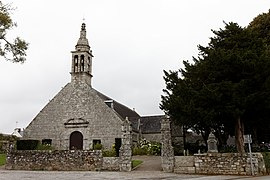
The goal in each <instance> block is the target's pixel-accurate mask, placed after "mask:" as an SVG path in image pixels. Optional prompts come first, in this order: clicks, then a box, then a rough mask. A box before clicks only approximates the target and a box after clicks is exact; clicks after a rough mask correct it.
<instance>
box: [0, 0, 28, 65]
mask: <svg viewBox="0 0 270 180" xmlns="http://www.w3.org/2000/svg"><path fill="white" fill-rule="evenodd" d="M13 10H14V9H13V8H12V7H11V5H10V4H3V3H2V1H0V56H2V57H4V59H6V60H8V61H12V62H21V63H23V62H24V61H25V60H26V58H25V57H26V50H27V47H28V43H26V42H25V41H24V40H22V39H20V38H19V37H17V38H15V39H14V41H13V42H11V41H10V40H9V39H8V38H7V33H8V32H9V31H10V30H11V29H12V28H14V27H16V26H17V25H16V23H14V22H13V21H12V19H11V16H10V13H11V11H13Z"/></svg>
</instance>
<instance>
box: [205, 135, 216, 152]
mask: <svg viewBox="0 0 270 180" xmlns="http://www.w3.org/2000/svg"><path fill="white" fill-rule="evenodd" d="M207 145H208V151H207V152H208V153H217V152H218V148H217V140H216V137H215V135H214V134H213V133H212V132H211V133H210V134H209V137H208V140H207Z"/></svg>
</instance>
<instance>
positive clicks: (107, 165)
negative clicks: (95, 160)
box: [102, 157, 120, 171]
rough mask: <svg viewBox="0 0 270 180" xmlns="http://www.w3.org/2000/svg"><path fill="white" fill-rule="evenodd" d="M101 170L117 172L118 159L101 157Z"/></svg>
mask: <svg viewBox="0 0 270 180" xmlns="http://www.w3.org/2000/svg"><path fill="white" fill-rule="evenodd" d="M102 170H107V171H119V170H120V167H119V157H103V164H102Z"/></svg>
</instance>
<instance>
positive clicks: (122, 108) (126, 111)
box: [95, 90, 140, 119]
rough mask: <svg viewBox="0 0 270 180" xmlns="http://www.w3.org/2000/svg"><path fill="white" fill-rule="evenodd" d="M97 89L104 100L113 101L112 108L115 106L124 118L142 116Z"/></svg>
mask: <svg viewBox="0 0 270 180" xmlns="http://www.w3.org/2000/svg"><path fill="white" fill-rule="evenodd" d="M95 91H96V92H97V94H98V96H99V97H100V98H101V99H103V100H104V102H106V101H107V102H109V101H111V103H113V104H112V107H111V108H113V109H114V110H115V111H116V112H117V113H118V114H119V115H120V116H121V117H122V118H123V119H126V117H128V118H129V119H131V118H132V119H134V118H135V119H136V118H137V119H138V118H140V115H139V114H138V113H137V112H136V111H134V110H131V109H130V108H128V107H127V106H125V105H123V104H121V103H119V102H117V101H115V100H114V99H112V98H110V97H108V96H106V95H104V94H102V93H101V92H99V91H97V90H95Z"/></svg>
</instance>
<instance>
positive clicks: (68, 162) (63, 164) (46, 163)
mask: <svg viewBox="0 0 270 180" xmlns="http://www.w3.org/2000/svg"><path fill="white" fill-rule="evenodd" d="M102 165H103V157H102V152H101V151H100V150H97V151H78V150H76V151H74V150H71V151H68V150H54V151H32V150H31V151H11V152H9V153H8V154H7V162H6V166H5V167H6V169H16V170H61V171H73V170H87V171H96V170H100V169H102Z"/></svg>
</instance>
